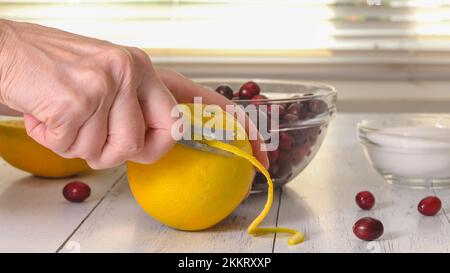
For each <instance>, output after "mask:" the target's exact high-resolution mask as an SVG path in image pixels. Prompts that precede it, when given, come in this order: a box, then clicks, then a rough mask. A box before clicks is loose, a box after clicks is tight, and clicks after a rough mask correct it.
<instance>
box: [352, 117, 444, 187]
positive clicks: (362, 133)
mask: <svg viewBox="0 0 450 273" xmlns="http://www.w3.org/2000/svg"><path fill="white" fill-rule="evenodd" d="M358 139H359V141H360V143H361V144H362V147H363V150H364V154H365V155H366V158H367V159H368V161H369V163H370V164H371V165H372V167H374V168H375V170H377V171H378V172H379V173H380V174H381V175H382V176H383V177H384V178H385V179H386V181H388V182H390V183H392V184H400V185H406V186H410V187H443V186H449V185H450V115H448V114H399V115H389V116H380V117H379V118H373V119H367V120H362V121H361V122H359V123H358Z"/></svg>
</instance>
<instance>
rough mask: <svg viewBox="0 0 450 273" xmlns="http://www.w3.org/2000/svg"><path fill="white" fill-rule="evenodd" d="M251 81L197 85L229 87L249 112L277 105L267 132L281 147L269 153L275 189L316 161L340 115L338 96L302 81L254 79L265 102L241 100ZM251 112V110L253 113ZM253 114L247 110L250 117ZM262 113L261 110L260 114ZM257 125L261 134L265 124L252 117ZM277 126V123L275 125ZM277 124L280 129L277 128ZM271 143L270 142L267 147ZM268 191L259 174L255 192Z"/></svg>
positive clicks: (205, 81) (209, 81)
mask: <svg viewBox="0 0 450 273" xmlns="http://www.w3.org/2000/svg"><path fill="white" fill-rule="evenodd" d="M248 81H250V80H249V79H227V78H223V79H217V78H216V79H197V80H196V82H197V83H199V84H201V85H203V86H206V87H209V88H211V89H216V88H217V87H218V86H220V85H224V84H226V85H228V86H230V87H231V88H232V89H233V91H234V92H235V97H234V98H233V102H234V103H236V104H239V105H241V106H243V107H244V108H245V109H247V106H249V105H255V106H256V108H254V109H261V108H263V107H261V106H262V105H264V106H265V107H266V108H265V109H272V108H271V107H273V106H274V105H276V106H277V107H278V109H279V111H278V112H279V114H278V118H276V120H274V119H275V118H274V116H276V114H273V115H271V112H270V110H269V111H265V109H264V111H262V113H265V114H266V117H268V119H267V124H266V125H264V126H267V127H268V129H267V131H268V132H269V133H273V134H274V135H273V136H277V137H278V139H279V145H278V147H276V149H275V150H272V151H269V152H268V157H269V160H270V168H269V172H270V174H271V177H272V179H273V181H274V184H275V187H279V186H282V185H284V184H286V183H288V182H289V181H291V180H292V179H294V178H295V177H296V176H297V175H298V174H299V173H300V172H301V171H302V170H303V169H304V168H305V167H306V166H307V165H308V164H309V163H310V162H311V160H312V159H313V158H314V156H315V155H316V153H317V151H318V150H319V147H320V145H321V144H322V142H323V140H324V137H325V135H326V131H327V127H328V123H329V122H330V120H331V119H332V117H333V116H334V115H335V113H336V99H337V92H336V89H335V88H334V87H332V86H329V85H326V84H322V83H315V82H301V81H283V80H268V79H253V80H251V81H253V82H255V83H257V84H258V86H259V87H260V90H261V93H260V94H262V95H264V96H266V97H267V99H265V98H258V99H246V100H243V99H239V98H238V97H237V95H236V94H237V92H238V91H239V88H240V87H241V86H242V84H244V83H245V82H248ZM249 111H251V110H249ZM249 111H247V110H246V112H247V113H249ZM257 111H258V110H257ZM249 116H250V118H251V119H252V120H253V122H254V124H257V127H258V129H259V130H260V131H261V126H263V125H262V123H261V121H259V120H258V121H256V120H254V119H253V118H252V115H251V114H249ZM271 121H272V122H274V123H271ZM271 124H272V126H271ZM273 124H276V125H277V126H275V127H274V126H273ZM269 142H271V139H268V140H267V141H266V143H269ZM266 188H267V182H266V179H265V178H264V176H263V175H261V174H260V173H257V174H256V176H255V180H254V183H253V187H252V190H253V191H263V190H266Z"/></svg>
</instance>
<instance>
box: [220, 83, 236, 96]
mask: <svg viewBox="0 0 450 273" xmlns="http://www.w3.org/2000/svg"><path fill="white" fill-rule="evenodd" d="M216 92H217V93H219V94H221V95H222V96H224V97H225V98H227V99H229V100H231V99H233V96H234V95H233V89H232V88H231V86H229V85H227V84H222V85H219V86H218V87H217V88H216Z"/></svg>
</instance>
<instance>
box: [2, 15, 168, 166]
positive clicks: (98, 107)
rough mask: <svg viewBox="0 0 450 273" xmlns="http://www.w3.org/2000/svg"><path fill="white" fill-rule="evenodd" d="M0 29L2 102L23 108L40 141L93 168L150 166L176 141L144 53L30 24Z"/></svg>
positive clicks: (162, 90)
mask: <svg viewBox="0 0 450 273" xmlns="http://www.w3.org/2000/svg"><path fill="white" fill-rule="evenodd" d="M0 29H1V30H2V33H3V39H1V40H0V103H2V104H4V105H6V106H7V107H9V108H11V109H13V110H16V111H19V112H22V113H24V118H25V127H26V130H27V133H28V134H29V135H30V136H31V137H32V138H33V139H35V140H36V141H37V142H39V143H40V144H42V145H43V146H45V147H47V148H49V149H51V150H53V151H55V152H57V153H58V154H60V155H61V156H63V157H66V158H73V157H78V158H83V159H85V160H86V161H87V163H88V164H89V165H90V166H91V167H92V168H95V169H97V168H108V167H113V166H117V165H119V164H121V163H122V162H124V161H125V160H132V161H136V162H140V163H151V162H154V161H156V160H158V159H159V158H160V157H161V156H163V155H164V154H165V153H166V152H167V151H168V150H169V149H170V148H171V147H172V145H174V140H173V138H172V137H171V135H170V133H171V126H172V124H173V122H174V120H173V118H172V117H171V116H170V112H171V109H172V108H173V106H174V105H175V104H176V101H175V99H174V98H173V96H172V95H171V93H170V92H169V91H168V90H167V88H166V86H165V85H164V84H163V83H162V82H161V81H160V78H159V76H158V74H157V73H156V71H155V70H154V68H153V66H152V64H151V62H150V59H149V57H148V55H147V54H145V53H144V52H143V51H141V50H139V49H136V48H129V47H123V46H119V45H115V44H112V43H109V42H106V41H101V40H97V39H92V38H88V37H83V36H79V35H75V34H71V33H67V32H64V31H60V30H57V29H52V28H47V27H43V26H39V25H34V24H27V23H15V22H11V21H6V20H0ZM5 37H6V38H5Z"/></svg>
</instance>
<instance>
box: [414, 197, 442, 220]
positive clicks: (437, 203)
mask: <svg viewBox="0 0 450 273" xmlns="http://www.w3.org/2000/svg"><path fill="white" fill-rule="evenodd" d="M441 207H442V202H441V200H440V199H439V198H438V197H436V196H428V197H425V198H424V199H422V200H421V201H420V202H419V205H418V206H417V209H418V210H419V212H420V213H422V214H423V215H425V216H433V215H436V214H437V213H438V212H439V210H441Z"/></svg>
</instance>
